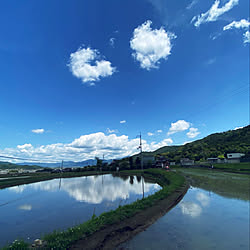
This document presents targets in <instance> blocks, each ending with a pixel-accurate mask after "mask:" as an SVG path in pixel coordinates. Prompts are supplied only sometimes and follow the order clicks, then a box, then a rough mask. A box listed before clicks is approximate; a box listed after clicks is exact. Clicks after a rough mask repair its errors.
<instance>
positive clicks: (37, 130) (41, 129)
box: [31, 128, 45, 134]
mask: <svg viewBox="0 0 250 250" xmlns="http://www.w3.org/2000/svg"><path fill="white" fill-rule="evenodd" d="M31 132H32V133H35V134H43V133H44V132H45V130H44V129H43V128H38V129H32V130H31Z"/></svg>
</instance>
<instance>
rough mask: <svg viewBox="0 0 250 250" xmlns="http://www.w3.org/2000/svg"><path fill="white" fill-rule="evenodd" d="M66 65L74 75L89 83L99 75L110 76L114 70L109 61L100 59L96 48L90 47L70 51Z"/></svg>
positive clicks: (92, 83) (97, 78) (98, 77)
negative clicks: (68, 61)
mask: <svg viewBox="0 0 250 250" xmlns="http://www.w3.org/2000/svg"><path fill="white" fill-rule="evenodd" d="M68 66H69V68H70V70H71V72H72V74H73V75H74V76H76V77H77V78H79V79H81V80H82V82H83V83H87V82H89V83H90V85H94V84H95V82H96V81H99V80H100V77H107V76H111V75H113V73H114V72H115V71H116V69H115V67H112V66H111V62H109V61H106V60H104V59H102V57H101V56H100V53H99V51H98V50H96V49H91V48H79V49H78V50H77V51H76V52H74V53H71V54H70V63H69V65H68Z"/></svg>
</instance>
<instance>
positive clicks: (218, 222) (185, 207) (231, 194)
mask: <svg viewBox="0 0 250 250" xmlns="http://www.w3.org/2000/svg"><path fill="white" fill-rule="evenodd" d="M182 173H183V174H185V175H186V176H187V177H188V178H192V186H191V188H190V189H189V190H188V192H187V194H186V195H185V196H184V198H183V199H182V201H181V202H180V203H179V204H178V205H177V206H176V207H174V208H173V209H172V210H171V211H170V212H168V213H167V214H165V216H163V217H162V218H160V219H159V220H158V221H157V222H156V223H154V224H153V225H152V226H150V227H149V228H148V229H147V230H146V231H144V232H142V233H140V234H138V235H136V236H135V237H134V238H133V239H131V240H130V241H128V242H126V243H123V244H122V245H120V246H119V247H118V249H143V250H145V249H159V250H160V249H188V250H189V249H190V250H191V249H227V250H228V249H246V250H248V249H249V233H250V232H249V211H250V209H249V187H250V186H249V185H250V178H249V176H246V175H239V174H230V173H218V172H212V171H206V170H202V171H200V170H183V171H182Z"/></svg>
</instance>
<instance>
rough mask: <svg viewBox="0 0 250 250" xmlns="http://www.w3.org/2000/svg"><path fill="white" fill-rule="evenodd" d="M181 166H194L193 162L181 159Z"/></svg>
mask: <svg viewBox="0 0 250 250" xmlns="http://www.w3.org/2000/svg"><path fill="white" fill-rule="evenodd" d="M180 162H181V165H182V166H191V165H194V160H190V159H188V158H182V159H181V160H180Z"/></svg>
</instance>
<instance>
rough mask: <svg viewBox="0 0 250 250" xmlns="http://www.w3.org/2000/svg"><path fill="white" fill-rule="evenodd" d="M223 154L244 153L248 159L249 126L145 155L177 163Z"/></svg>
mask: <svg viewBox="0 0 250 250" xmlns="http://www.w3.org/2000/svg"><path fill="white" fill-rule="evenodd" d="M225 153H244V154H245V155H246V156H245V158H249V157H250V125H248V126H246V127H244V128H242V129H237V130H229V131H227V132H223V133H215V134H211V135H209V136H207V137H205V138H203V139H201V140H197V141H194V142H191V143H188V144H185V145H182V146H165V147H162V148H160V149H158V150H156V151H154V152H148V153H146V154H147V155H159V154H160V155H165V156H166V157H167V158H168V159H169V160H171V161H176V162H179V161H180V159H181V158H189V159H192V160H195V161H203V160H205V159H207V158H208V157H221V158H223V157H224V154H225Z"/></svg>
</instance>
